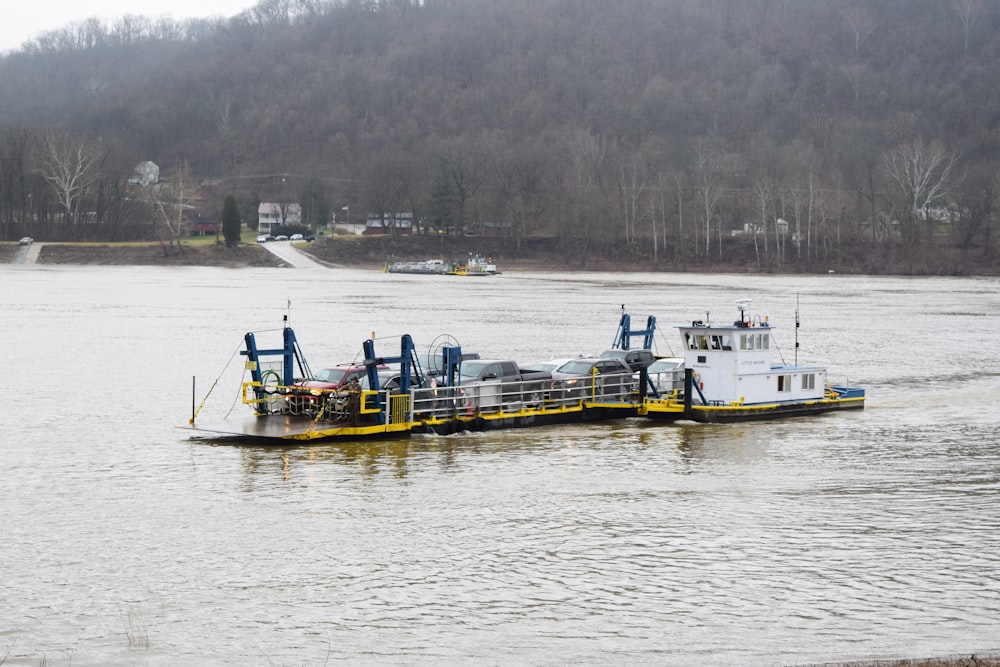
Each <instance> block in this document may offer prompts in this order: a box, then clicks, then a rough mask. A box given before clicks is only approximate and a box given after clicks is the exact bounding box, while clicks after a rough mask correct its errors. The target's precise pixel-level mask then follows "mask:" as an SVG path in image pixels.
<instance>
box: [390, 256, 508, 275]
mask: <svg viewBox="0 0 1000 667" xmlns="http://www.w3.org/2000/svg"><path fill="white" fill-rule="evenodd" d="M385 272H386V273H416V274H422V275H435V274H437V275H446V276H495V275H497V274H498V273H500V272H499V271H497V265H496V264H494V263H493V259H492V258H484V257H483V256H482V255H474V254H470V255H469V257H468V258H467V259H465V260H463V261H460V262H457V261H451V260H444V259H425V260H422V261H416V262H393V263H392V264H386V267H385Z"/></svg>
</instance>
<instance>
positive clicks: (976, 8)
mask: <svg viewBox="0 0 1000 667" xmlns="http://www.w3.org/2000/svg"><path fill="white" fill-rule="evenodd" d="M951 6H952V7H953V8H954V9H955V13H956V14H957V15H958V20H959V21H961V22H962V35H963V37H964V38H965V53H968V52H969V33H971V32H972V29H973V28H974V27H976V24H977V23H979V19H980V18H982V15H983V14H982V12H983V5H982V1H981V0H951Z"/></svg>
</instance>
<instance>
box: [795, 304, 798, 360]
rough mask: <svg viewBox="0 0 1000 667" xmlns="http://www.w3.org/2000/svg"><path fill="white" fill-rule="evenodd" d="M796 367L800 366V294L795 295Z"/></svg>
mask: <svg viewBox="0 0 1000 667" xmlns="http://www.w3.org/2000/svg"><path fill="white" fill-rule="evenodd" d="M795 365H796V366H798V365H799V294H798V292H796V293H795Z"/></svg>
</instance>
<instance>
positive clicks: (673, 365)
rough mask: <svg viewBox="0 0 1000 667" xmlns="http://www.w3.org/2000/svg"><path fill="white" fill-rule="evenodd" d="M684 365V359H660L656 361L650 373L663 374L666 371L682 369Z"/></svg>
mask: <svg viewBox="0 0 1000 667" xmlns="http://www.w3.org/2000/svg"><path fill="white" fill-rule="evenodd" d="M683 365H684V360H683V359H659V360H657V361H654V362H653V363H652V364H651V365H650V367H649V372H650V373H663V372H666V371H672V370H674V369H677V368H680V367H681V366H683Z"/></svg>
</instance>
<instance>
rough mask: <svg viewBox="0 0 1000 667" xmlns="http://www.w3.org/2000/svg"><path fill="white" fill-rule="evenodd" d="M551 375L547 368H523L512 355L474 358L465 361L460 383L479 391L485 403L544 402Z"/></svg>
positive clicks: (494, 405)
mask: <svg viewBox="0 0 1000 667" xmlns="http://www.w3.org/2000/svg"><path fill="white" fill-rule="evenodd" d="M551 377H552V375H551V373H546V372H544V371H524V372H522V371H521V369H520V368H519V367H518V365H517V362H516V361H510V360H509V359H474V360H469V361H463V362H462V373H461V381H460V385H461V386H463V387H468V388H469V389H470V390H475V391H476V393H477V394H478V397H479V399H480V406H481V407H490V406H493V407H496V405H497V404H498V403H500V402H502V403H503V404H504V405H509V404H515V403H521V404H527V405H541V404H542V402H543V401H544V400H545V391H546V389H547V387H548V380H549V379H550V378H551Z"/></svg>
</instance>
